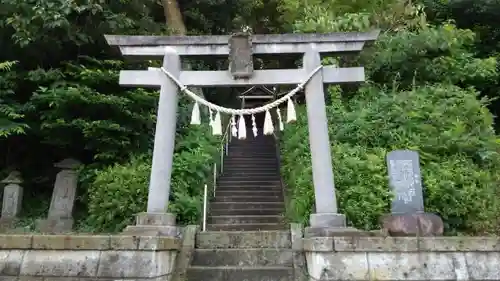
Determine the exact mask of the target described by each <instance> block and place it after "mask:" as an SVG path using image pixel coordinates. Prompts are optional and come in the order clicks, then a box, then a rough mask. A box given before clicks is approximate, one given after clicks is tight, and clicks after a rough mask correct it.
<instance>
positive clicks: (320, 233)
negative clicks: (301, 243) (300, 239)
mask: <svg viewBox="0 0 500 281" xmlns="http://www.w3.org/2000/svg"><path fill="white" fill-rule="evenodd" d="M310 224H311V226H310V227H306V229H305V231H304V237H306V238H309V237H334V236H371V235H370V234H368V233H366V232H365V231H361V230H358V229H356V228H353V227H347V220H346V217H345V215H343V214H337V213H317V214H311V217H310Z"/></svg>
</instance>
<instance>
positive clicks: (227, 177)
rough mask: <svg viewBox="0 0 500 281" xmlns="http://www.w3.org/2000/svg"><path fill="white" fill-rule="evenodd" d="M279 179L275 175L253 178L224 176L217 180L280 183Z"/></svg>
mask: <svg viewBox="0 0 500 281" xmlns="http://www.w3.org/2000/svg"><path fill="white" fill-rule="evenodd" d="M280 179H281V178H280V177H279V176H277V175H272V176H271V175H255V176H245V175H241V176H237V175H225V176H222V177H221V178H220V179H219V180H220V181H223V182H226V181H278V182H279V181H280Z"/></svg>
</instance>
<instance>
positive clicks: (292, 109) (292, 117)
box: [286, 98, 297, 123]
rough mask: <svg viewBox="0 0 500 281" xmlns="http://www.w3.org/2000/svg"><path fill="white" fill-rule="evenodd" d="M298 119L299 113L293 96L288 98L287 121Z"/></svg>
mask: <svg viewBox="0 0 500 281" xmlns="http://www.w3.org/2000/svg"><path fill="white" fill-rule="evenodd" d="M294 121H297V113H296V112H295V106H294V105H293V101H292V99H291V98H288V102H287V105H286V122H287V123H290V122H294Z"/></svg>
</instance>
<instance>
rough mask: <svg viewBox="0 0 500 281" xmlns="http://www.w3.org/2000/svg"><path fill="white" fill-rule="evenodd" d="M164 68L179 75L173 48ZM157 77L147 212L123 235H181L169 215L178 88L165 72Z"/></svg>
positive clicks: (179, 69) (177, 60)
mask: <svg viewBox="0 0 500 281" xmlns="http://www.w3.org/2000/svg"><path fill="white" fill-rule="evenodd" d="M163 67H164V68H165V69H166V70H167V71H168V72H169V73H171V74H172V75H173V76H174V77H179V76H180V73H181V59H180V56H179V54H178V53H177V52H176V51H175V50H174V49H173V48H170V47H166V48H165V57H164V59H163ZM158 75H161V78H160V79H161V81H162V84H161V88H160V101H159V104H158V116H157V119H156V132H155V140H154V148H153V164H152V167H151V178H150V182H149V190H148V206H147V212H146V213H140V214H138V215H137V219H136V225H133V226H128V227H127V228H126V229H125V231H124V232H125V233H127V234H142V235H146V234H147V235H163V236H178V235H180V231H179V229H178V228H177V227H175V215H174V214H171V213H167V209H168V201H169V196H170V183H171V175H172V161H173V156H174V147H175V130H176V123H177V108H178V100H179V97H178V93H177V92H178V87H177V85H176V84H175V83H174V82H173V81H172V80H171V79H170V78H169V77H167V76H166V75H165V74H164V73H163V72H161V71H158Z"/></svg>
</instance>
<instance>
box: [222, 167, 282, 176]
mask: <svg viewBox="0 0 500 281" xmlns="http://www.w3.org/2000/svg"><path fill="white" fill-rule="evenodd" d="M245 175H252V176H253V175H262V176H277V177H279V176H280V170H278V169H272V170H271V169H266V168H264V169H262V168H258V167H252V168H247V169H242V168H241V167H231V166H229V167H227V169H224V171H223V172H222V176H245Z"/></svg>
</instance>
